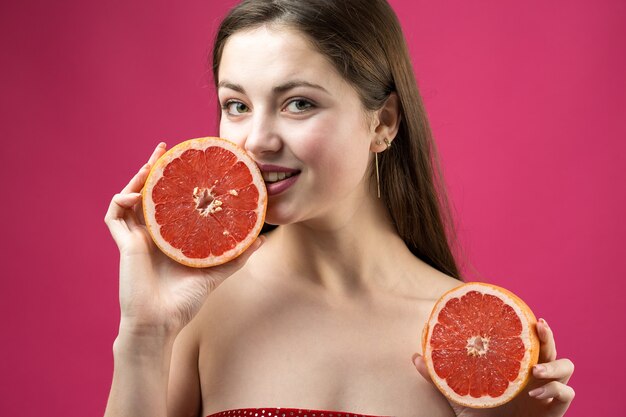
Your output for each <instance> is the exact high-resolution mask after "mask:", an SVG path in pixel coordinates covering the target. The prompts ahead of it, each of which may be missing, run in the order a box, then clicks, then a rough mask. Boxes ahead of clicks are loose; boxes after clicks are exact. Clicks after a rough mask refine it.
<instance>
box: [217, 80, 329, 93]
mask: <svg viewBox="0 0 626 417" xmlns="http://www.w3.org/2000/svg"><path fill="white" fill-rule="evenodd" d="M296 87H309V88H315V89H317V90H320V91H323V92H325V93H327V94H329V93H328V90H326V89H325V88H324V87H322V86H321V85H318V84H313V83H310V82H308V81H303V80H293V81H288V82H286V83H284V84H280V85H277V86H276V87H274V88H273V89H272V91H273V92H274V93H275V94H280V93H284V92H285V91H289V90H291V89H292V88H296ZM217 88H218V89H220V88H229V89H231V90H233V91H237V92H238V93H241V94H245V93H246V90H245V89H244V88H243V87H242V86H241V85H239V84H235V83H231V82H229V81H220V82H219V83H218V84H217Z"/></svg>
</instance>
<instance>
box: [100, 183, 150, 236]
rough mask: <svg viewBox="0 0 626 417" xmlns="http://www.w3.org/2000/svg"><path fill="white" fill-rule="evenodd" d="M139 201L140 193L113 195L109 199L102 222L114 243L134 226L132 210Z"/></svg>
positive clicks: (134, 220)
mask: <svg viewBox="0 0 626 417" xmlns="http://www.w3.org/2000/svg"><path fill="white" fill-rule="evenodd" d="M140 200H141V194H140V193H126V194H115V195H114V196H113V198H112V199H111V203H110V204H109V209H108V210H107V213H106V215H105V216H104V222H105V223H106V225H107V227H108V228H109V231H110V232H111V235H112V236H113V239H114V240H115V241H116V242H118V240H119V239H120V238H121V237H122V236H123V234H124V233H128V232H129V231H130V229H131V228H132V227H134V226H135V224H136V219H135V213H134V212H133V211H132V208H133V206H135V205H136V204H137V203H138V202H139V201H140Z"/></svg>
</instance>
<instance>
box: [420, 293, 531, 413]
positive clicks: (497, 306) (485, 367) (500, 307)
mask: <svg viewBox="0 0 626 417" xmlns="http://www.w3.org/2000/svg"><path fill="white" fill-rule="evenodd" d="M536 324H537V319H536V318H535V315H534V314H533V312H532V311H531V310H530V308H529V307H528V306H527V305H526V303H524V301H522V300H521V299H520V298H519V297H517V296H516V295H515V294H513V293H512V292H510V291H508V290H506V289H504V288H501V287H498V286H495V285H491V284H485V283H479V282H470V283H466V284H463V285H461V286H459V287H457V288H454V289H452V290H450V291H448V292H447V293H445V294H444V295H443V296H442V297H441V298H440V299H439V300H438V301H437V302H436V303H435V306H434V308H433V311H432V313H431V315H430V318H429V319H428V322H427V324H426V326H425V327H424V332H423V335H422V352H423V357H424V361H425V363H426V366H427V367H428V372H429V374H430V376H431V378H432V380H433V382H434V383H435V385H436V386H437V388H439V390H440V391H441V392H442V393H443V394H444V395H445V396H446V397H447V398H448V399H449V400H451V401H453V402H455V403H457V404H460V405H463V406H466V407H472V408H489V407H497V406H499V405H502V404H504V403H506V402H508V401H510V400H511V399H513V397H515V396H516V395H517V394H518V393H519V392H520V391H521V390H522V389H523V388H524V387H525V386H526V384H527V383H528V380H529V378H530V374H531V371H532V367H533V365H535V364H536V363H537V360H538V357H539V337H538V336H537V330H536Z"/></svg>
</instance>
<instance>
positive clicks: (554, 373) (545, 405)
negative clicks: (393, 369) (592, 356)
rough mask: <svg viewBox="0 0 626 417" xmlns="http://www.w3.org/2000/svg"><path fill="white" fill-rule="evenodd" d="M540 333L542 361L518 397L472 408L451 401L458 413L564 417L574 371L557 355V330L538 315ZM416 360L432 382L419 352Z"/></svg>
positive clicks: (463, 416) (484, 416)
mask: <svg viewBox="0 0 626 417" xmlns="http://www.w3.org/2000/svg"><path fill="white" fill-rule="evenodd" d="M537 333H538V334H539V340H540V342H541V346H540V348H539V364H537V365H535V366H534V367H533V370H532V375H531V377H530V381H529V382H528V385H527V386H526V387H525V388H524V390H522V391H521V392H520V393H519V394H518V395H517V396H516V397H515V398H513V399H512V400H511V401H509V402H508V403H506V404H503V405H502V406H500V407H496V408H487V409H473V408H467V407H462V406H460V405H458V404H455V403H453V402H450V406H451V407H452V409H453V410H454V412H455V414H456V415H457V416H459V417H500V416H502V417H504V416H511V417H561V416H563V415H564V414H565V411H566V410H567V409H568V407H569V406H570V404H571V403H572V400H573V399H574V390H573V389H572V387H570V386H568V385H567V383H568V381H569V379H570V377H571V376H572V374H573V373H574V364H573V363H572V361H570V360H569V359H557V358H556V345H555V343H554V334H553V333H552V330H551V329H550V327H548V324H547V323H546V321H545V320H543V319H539V322H538V323H537ZM413 363H414V364H415V367H416V368H417V370H418V371H419V373H420V374H421V375H422V376H423V377H424V378H425V379H426V380H428V381H429V382H431V383H432V380H431V379H430V375H429V374H428V369H427V368H426V364H425V363H424V359H423V358H422V356H421V355H419V354H416V355H415V356H414V358H413Z"/></svg>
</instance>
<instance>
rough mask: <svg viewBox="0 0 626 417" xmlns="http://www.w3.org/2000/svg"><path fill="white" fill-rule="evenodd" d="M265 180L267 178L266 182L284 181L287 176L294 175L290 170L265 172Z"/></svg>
mask: <svg viewBox="0 0 626 417" xmlns="http://www.w3.org/2000/svg"><path fill="white" fill-rule="evenodd" d="M262 174H263V180H265V182H269V183H272V182H278V181H282V180H284V179H285V178H289V177H292V176H293V173H290V172H263V173H262Z"/></svg>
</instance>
